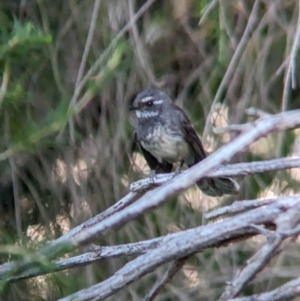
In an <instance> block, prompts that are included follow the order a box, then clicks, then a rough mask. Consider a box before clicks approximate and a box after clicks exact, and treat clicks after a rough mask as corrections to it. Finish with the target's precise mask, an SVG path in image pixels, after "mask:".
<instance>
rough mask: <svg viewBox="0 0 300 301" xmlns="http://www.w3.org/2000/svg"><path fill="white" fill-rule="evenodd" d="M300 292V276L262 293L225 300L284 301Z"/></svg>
mask: <svg viewBox="0 0 300 301" xmlns="http://www.w3.org/2000/svg"><path fill="white" fill-rule="evenodd" d="M299 294H300V277H299V278H296V279H294V280H292V281H289V282H287V283H286V284H284V285H282V286H279V287H278V288H276V289H274V290H272V291H270V292H267V293H262V294H255V295H252V296H248V297H242V298H235V299H228V300H227V301H266V300H272V301H286V300H289V299H291V298H293V297H297V296H299Z"/></svg>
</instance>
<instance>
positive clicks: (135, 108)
mask: <svg viewBox="0 0 300 301" xmlns="http://www.w3.org/2000/svg"><path fill="white" fill-rule="evenodd" d="M128 109H129V111H135V110H137V109H138V108H137V107H135V106H134V105H130V106H129V108H128Z"/></svg>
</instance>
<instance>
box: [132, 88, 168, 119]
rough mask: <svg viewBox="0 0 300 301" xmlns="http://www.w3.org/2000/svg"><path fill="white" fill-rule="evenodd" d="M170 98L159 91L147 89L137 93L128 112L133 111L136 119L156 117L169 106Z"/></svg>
mask: <svg viewBox="0 0 300 301" xmlns="http://www.w3.org/2000/svg"><path fill="white" fill-rule="evenodd" d="M171 103H172V102H171V99H170V97H169V96H168V95H167V94H166V93H165V92H163V91H161V90H156V89H147V90H144V91H143V92H141V93H139V94H138V95H137V96H136V98H135V100H134V102H133V104H132V105H131V106H130V107H129V110H134V111H135V113H136V116H137V118H150V117H155V116H158V114H159V112H160V111H161V110H162V109H163V108H164V107H166V106H168V105H170V104H171Z"/></svg>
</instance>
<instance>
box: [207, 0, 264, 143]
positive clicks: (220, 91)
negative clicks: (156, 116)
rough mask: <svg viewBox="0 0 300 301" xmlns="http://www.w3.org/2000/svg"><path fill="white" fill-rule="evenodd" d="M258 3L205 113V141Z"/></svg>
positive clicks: (251, 27) (253, 19) (245, 40)
mask: <svg viewBox="0 0 300 301" xmlns="http://www.w3.org/2000/svg"><path fill="white" fill-rule="evenodd" d="M259 3H260V1H258V0H256V1H255V3H254V4H253V8H252V12H251V14H250V16H249V21H248V23H247V26H246V28H245V31H244V33H243V36H242V38H241V40H240V42H239V44H238V46H237V48H236V50H235V52H234V54H233V56H232V59H231V61H230V63H229V65H228V68H227V70H226V72H225V75H224V76H223V78H222V81H221V83H220V86H219V88H218V91H217V93H216V96H215V98H214V100H213V102H212V105H211V107H210V110H209V113H208V115H207V118H206V121H205V127H204V131H203V135H202V138H203V141H205V139H206V137H207V135H208V132H209V129H210V126H211V125H210V123H211V116H212V113H213V111H214V109H215V105H216V103H217V102H219V100H220V98H221V96H222V95H223V93H224V89H225V88H226V86H227V85H228V84H229V82H230V81H231V78H232V74H233V73H234V70H235V67H236V64H237V62H238V60H239V58H240V56H241V54H242V51H243V49H244V47H245V45H246V43H247V42H248V40H249V38H250V35H251V32H252V31H253V28H254V25H255V24H256V22H257V16H258V14H257V11H258V8H259Z"/></svg>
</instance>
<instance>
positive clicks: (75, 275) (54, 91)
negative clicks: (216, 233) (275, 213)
mask: <svg viewBox="0 0 300 301" xmlns="http://www.w3.org/2000/svg"><path fill="white" fill-rule="evenodd" d="M145 2H146V1H139V0H128V1H121V0H110V1H101V2H100V8H99V9H97V6H96V5H95V3H96V4H97V1H95V2H93V1H78V0H77V1H76V0H66V1H55V0H54V1H46V0H44V1H43V0H30V1H29V0H27V1H26V0H25V1H15V0H13V1H12V0H2V1H1V3H0V83H1V87H0V134H1V137H2V139H1V140H0V172H1V177H0V210H1V221H0V233H1V235H0V245H2V246H5V245H16V246H20V247H21V250H19V251H18V249H16V251H15V252H9V254H10V255H5V254H7V252H6V251H5V250H6V249H5V248H4V247H3V250H1V248H2V247H0V253H1V257H0V259H1V262H6V261H7V260H11V259H13V258H16V257H19V256H23V254H24V252H25V253H26V252H27V251H26V250H27V249H28V250H30V249H32V248H33V249H34V248H36V246H37V244H38V243H40V242H43V241H45V240H49V239H54V238H56V237H59V236H61V235H62V234H63V233H65V232H66V231H68V230H69V229H70V228H72V227H74V226H75V225H78V224H80V223H82V222H84V221H85V220H87V219H88V218H89V217H91V216H94V215H96V214H97V213H100V212H101V211H103V210H105V209H106V208H108V207H109V206H111V205H112V204H114V203H115V202H116V201H117V200H118V199H120V198H121V197H122V196H123V195H125V194H126V193H127V191H128V183H129V182H132V181H134V180H136V179H138V178H140V177H142V176H144V173H147V172H148V170H147V168H145V161H144V160H143V159H142V158H141V156H140V155H139V154H138V153H135V155H134V156H132V138H133V134H132V126H131V123H132V122H131V117H130V115H129V114H128V111H127V108H128V105H129V104H130V102H131V101H132V100H133V99H134V97H135V95H136V94H137V93H138V92H140V91H141V90H142V89H144V88H146V87H149V86H151V85H154V86H157V87H160V88H162V89H165V90H166V91H167V92H168V93H169V94H170V95H171V96H172V98H173V99H174V101H176V103H177V104H178V105H180V106H182V107H184V109H185V110H186V111H187V113H188V114H189V116H190V118H191V119H192V121H193V123H194V125H195V127H196V129H197V130H198V133H199V135H201V134H202V132H203V130H204V125H205V121H206V119H207V116H208V113H209V110H210V108H211V105H212V103H213V100H214V97H215V96H216V95H218V93H220V92H221V93H220V94H219V95H220V96H219V98H218V99H216V100H217V103H218V104H217V106H216V107H215V111H214V113H213V115H212V118H211V122H212V123H213V125H217V126H222V125H226V124H227V123H230V124H231V123H242V122H245V121H247V117H246V115H245V113H244V111H245V109H246V108H248V107H251V106H255V107H258V108H260V109H262V110H265V111H267V112H269V113H277V112H280V111H281V110H282V108H285V109H296V108H300V99H299V88H298V87H299V86H300V85H299V81H300V77H299V75H298V74H296V83H297V88H296V89H294V90H291V91H289V90H288V92H289V93H288V94H287V97H285V94H284V93H283V91H284V86H285V78H286V76H287V72H288V71H287V70H288V69H287V65H288V64H289V59H290V53H291V49H292V44H293V41H294V37H295V34H296V28H297V19H298V17H299V16H298V9H299V8H298V5H299V3H298V1H296V0H289V1H281V0H274V1H252V0H232V1H208V0H186V1H183V0H182V1H181V0H174V1H153V2H154V3H153V4H152V5H151V6H150V7H149V8H148V9H147V10H146V12H145V13H144V14H143V15H142V16H141V17H140V18H139V19H138V20H137V22H136V23H135V24H133V26H132V27H130V26H129V27H128V26H127V30H126V28H125V26H126V24H127V23H128V22H129V20H130V18H132V17H133V16H134V14H135V13H136V12H137V11H138V10H139V8H141V7H142V5H144V4H145ZM255 3H256V4H255ZM94 5H95V6H94ZM95 8H96V11H97V12H98V16H97V14H96V13H95ZM250 22H252V23H253V24H252V28H250V33H249V35H248V36H246V37H244V32H245V29H247V26H248V24H249V23H250ZM91 24H94V26H95V30H94V31H93V26H92V25H91ZM124 28H125V29H124ZM88 36H90V42H91V43H89V42H87V41H88V38H87V37H88ZM243 38H245V40H244V46H243V47H242V48H241V49H239V45H240V44H241V43H242V40H243ZM237 51H238V52H237ZM234 55H237V59H236V61H235V63H234V64H233V67H234V69H233V71H232V73H231V74H229V75H226V72H227V70H228V66H229V65H230V62H231V60H232V58H233V57H234ZM295 62H296V68H295V70H296V72H297V71H298V70H299V63H298V62H299V60H296V61H295ZM79 70H80V71H79ZM224 81H225V85H224V89H223V90H222V91H220V90H219V87H220V85H222V83H224ZM288 85H290V83H288ZM205 138H206V139H205V141H204V142H205V146H206V149H207V150H208V151H213V150H214V149H216V148H218V147H219V146H220V145H221V144H223V143H226V142H227V141H228V140H229V137H227V136H224V137H219V136H215V135H213V134H212V132H211V131H209V133H208V135H207V136H206V137H205ZM232 138H234V137H231V139H232ZM298 141H299V131H296V130H295V131H288V132H286V133H284V134H283V135H280V134H273V135H272V136H269V137H266V138H264V139H261V140H260V141H259V142H257V143H255V145H253V146H252V147H251V148H250V149H249V150H245V151H244V152H243V153H240V154H238V156H236V157H235V158H234V160H233V162H244V161H254V160H265V159H269V158H274V157H279V156H287V155H291V154H295V153H297V152H298V153H299V143H298ZM298 180H299V174H298V173H297V172H290V171H286V172H278V173H272V174H270V173H268V174H267V173H266V174H260V175H255V176H250V177H246V178H245V179H243V178H241V179H240V183H241V186H242V192H241V194H240V195H239V196H238V197H239V199H248V198H256V197H265V196H269V195H279V194H292V193H296V192H299V181H298ZM229 201H232V199H228V200H225V202H229ZM218 203H220V200H218ZM218 203H217V201H216V200H214V199H210V198H208V197H206V196H203V195H202V194H201V193H200V192H199V191H198V190H196V188H191V189H189V190H188V191H187V192H186V193H185V194H184V195H181V196H180V197H178V198H177V199H174V200H171V201H170V202H169V203H168V204H167V205H164V206H163V207H162V208H160V209H159V210H156V211H154V212H151V213H149V214H147V215H145V216H144V217H140V218H139V219H137V220H136V221H134V222H131V223H130V224H128V225H127V226H126V227H124V228H122V229H120V230H118V231H116V232H115V233H113V234H112V235H109V236H108V237H106V238H101V239H99V241H97V242H96V243H98V244H99V245H114V244H120V243H126V242H134V241H139V240H142V239H149V238H153V237H157V236H160V235H164V234H167V233H169V232H172V231H178V230H179V229H186V228H190V227H195V226H197V225H200V224H201V223H203V222H205V221H204V220H203V218H202V217H203V214H202V211H203V210H207V209H209V208H211V207H213V206H217V205H218ZM262 242H263V239H262V238H259V237H258V238H255V239H251V240H249V241H247V242H243V243H239V244H236V245H232V246H229V247H227V248H221V249H218V250H210V251H206V252H204V253H203V254H198V255H197V256H194V257H193V258H192V259H190V260H189V261H188V262H187V264H186V265H185V267H184V269H183V271H182V272H180V273H178V275H177V276H176V277H175V278H174V279H173V280H172V282H171V283H170V284H169V285H168V286H167V287H166V288H165V289H164V291H163V292H162V293H161V294H160V295H159V296H158V297H157V298H156V300H195V299H197V300H215V299H216V298H217V297H218V296H219V295H220V293H221V292H222V288H223V287H224V283H225V282H226V281H229V280H230V279H231V277H232V275H233V274H234V273H235V272H236V270H237V269H239V268H240V267H241V266H243V264H245V260H247V258H248V257H249V256H250V255H251V254H253V253H254V252H255V250H256V249H257V248H259V246H260V245H261V244H262ZM24 248H25V249H24ZM298 249H299V247H298V246H297V244H295V245H294V246H292V247H290V248H289V249H288V250H286V251H285V252H283V253H282V254H281V255H280V256H279V259H278V260H277V261H276V262H274V263H273V264H274V265H273V266H272V265H270V270H269V271H267V270H265V271H263V272H262V273H261V274H260V277H259V279H256V280H255V281H254V283H253V284H252V285H250V286H249V287H248V289H247V291H245V292H244V293H245V294H249V295H250V294H253V293H259V292H262V291H264V290H265V288H268V289H272V288H275V287H277V286H278V285H280V284H282V283H283V282H285V281H286V280H288V279H290V278H292V277H293V276H295V273H294V272H293V271H294V268H295V262H299V255H298V254H299V250H298ZM79 251H83V250H79ZM28 252H29V251H28ZM127 261H128V258H117V259H111V260H102V261H100V262H98V263H95V264H93V265H91V266H87V267H82V268H76V269H74V270H70V271H67V272H60V273H56V274H53V275H48V276H43V277H38V278H36V279H30V280H24V281H19V282H16V283H13V284H9V285H6V286H1V287H0V294H1V296H2V298H3V299H1V300H13V301H14V300H33V301H35V300H55V299H57V298H59V297H62V296H66V295H68V294H70V293H72V292H75V291H77V290H79V289H81V288H85V287H87V286H90V285H92V284H94V283H97V282H99V281H101V280H104V279H106V278H107V277H109V276H110V275H112V274H113V273H114V272H115V271H116V270H117V269H119V268H120V267H122V266H123V265H124V264H125V263H126V262H127ZM297 268H298V269H299V267H297ZM270 271H272V272H270ZM162 273H163V270H162V269H158V270H157V271H156V273H154V274H152V275H148V276H145V277H144V278H143V279H141V280H140V281H139V282H138V283H136V284H132V285H130V286H129V287H128V289H127V290H126V291H121V292H119V293H118V294H116V296H113V297H111V298H109V299H110V300H120V299H121V300H140V299H141V298H142V297H143V296H144V295H145V294H146V293H147V292H148V289H149V287H151V285H152V284H153V283H154V282H155V280H156V279H157V277H158V276H159V275H161V274H162Z"/></svg>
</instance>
